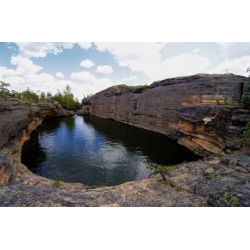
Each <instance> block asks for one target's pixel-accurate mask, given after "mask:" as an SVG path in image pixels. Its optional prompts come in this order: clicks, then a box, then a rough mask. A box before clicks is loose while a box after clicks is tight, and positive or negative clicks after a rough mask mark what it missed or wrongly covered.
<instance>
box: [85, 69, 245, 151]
mask: <svg viewBox="0 0 250 250" xmlns="http://www.w3.org/2000/svg"><path fill="white" fill-rule="evenodd" d="M247 81H248V80H247V78H245V77H242V76H235V75H231V74H225V75H194V76H189V77H179V78H173V79H166V80H163V81H159V82H155V83H153V84H152V85H150V86H139V87H128V86H126V85H119V86H114V87H111V88H109V89H106V90H104V91H101V92H99V93H97V94H96V95H94V96H92V97H91V98H90V99H89V100H88V102H87V104H86V105H84V107H83V109H84V110H88V112H89V113H90V114H93V115H96V116H100V117H103V118H111V119H114V120H116V121H119V122H123V123H128V124H131V125H134V126H138V127H142V128H145V129H148V130H152V131H155V132H159V133H163V134H166V135H168V136H169V137H170V138H172V139H174V140H178V141H179V143H181V144H183V145H185V146H187V147H189V148H191V149H192V150H194V151H196V152H198V153H200V154H206V152H210V153H219V152H221V150H223V149H225V148H226V146H225V137H226V136H231V135H232V134H234V135H240V134H241V133H242V130H243V129H244V126H245V123H246V122H245V123H244V122H242V119H241V118H242V114H244V115H243V116H245V118H244V119H245V120H250V112H249V111H248V110H242V111H239V110H240V106H239V103H240V100H241V98H242V95H243V86H244V84H245V83H246V82H247ZM241 113H242V114H241ZM233 118H236V120H235V121H234V119H233ZM238 118H239V120H240V119H241V121H240V122H238ZM233 127H235V128H233Z"/></svg>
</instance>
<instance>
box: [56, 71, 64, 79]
mask: <svg viewBox="0 0 250 250" xmlns="http://www.w3.org/2000/svg"><path fill="white" fill-rule="evenodd" d="M55 76H56V77H58V78H64V74H63V73H62V72H57V73H56V74H55Z"/></svg>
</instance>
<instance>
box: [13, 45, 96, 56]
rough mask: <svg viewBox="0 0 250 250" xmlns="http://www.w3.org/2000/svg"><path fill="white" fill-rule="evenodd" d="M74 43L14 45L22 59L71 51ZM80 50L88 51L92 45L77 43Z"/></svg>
mask: <svg viewBox="0 0 250 250" xmlns="http://www.w3.org/2000/svg"><path fill="white" fill-rule="evenodd" d="M75 44H76V43H73V42H55V43H53V42H36V43H25V42H21V43H19V42H18V43H16V45H17V46H18V47H19V54H20V55H21V56H22V57H26V58H31V57H46V55H47V54H54V55H57V54H59V53H61V52H62V51H63V49H72V48H73V47H74V45H75ZM77 44H78V45H79V46H80V47H81V48H82V49H85V50H87V49H90V48H91V47H92V43H90V42H87V43H86V42H85V43H84V42H83V43H81V42H80V43H77Z"/></svg>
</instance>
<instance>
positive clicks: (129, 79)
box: [122, 76, 138, 81]
mask: <svg viewBox="0 0 250 250" xmlns="http://www.w3.org/2000/svg"><path fill="white" fill-rule="evenodd" d="M137 79H138V77H137V76H130V77H128V78H123V79H122V80H123V81H133V80H137Z"/></svg>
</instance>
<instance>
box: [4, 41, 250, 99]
mask: <svg viewBox="0 0 250 250" xmlns="http://www.w3.org/2000/svg"><path fill="white" fill-rule="evenodd" d="M248 67H250V43H205V42H202V43H198V42H193V43H191V42H190V43H184V42H181V43H148V42H147V43H90V42H81V43H71V42H63V43H50V42H42V43H0V80H3V81H5V82H8V83H10V84H11V87H10V89H15V90H18V91H21V90H25V89H26V88H27V87H29V88H30V89H32V90H33V91H39V90H40V91H45V92H47V91H51V92H52V93H56V91H57V90H58V89H60V90H63V89H64V88H65V86H66V84H69V85H70V86H71V89H72V92H73V94H74V95H75V96H76V97H78V98H79V99H82V98H83V96H84V95H87V94H94V93H96V92H98V91H101V90H103V89H105V88H108V87H110V86H112V85H117V84H127V85H131V86H134V85H141V84H151V83H152V82H153V81H156V80H162V79H165V78H169V77H177V76H185V75H192V74H197V73H222V74H223V73H225V72H226V71H227V70H228V72H230V73H234V74H238V75H247V74H246V69H247V68H248Z"/></svg>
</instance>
